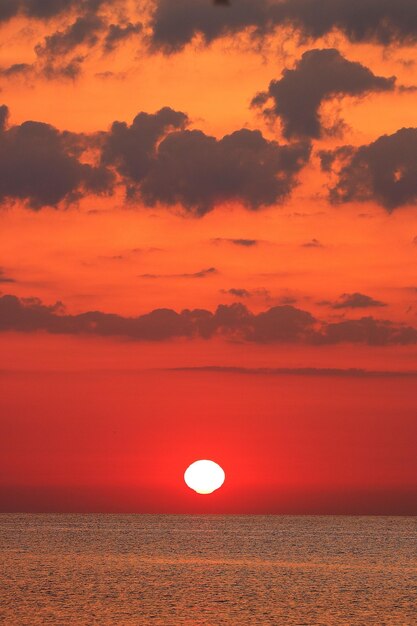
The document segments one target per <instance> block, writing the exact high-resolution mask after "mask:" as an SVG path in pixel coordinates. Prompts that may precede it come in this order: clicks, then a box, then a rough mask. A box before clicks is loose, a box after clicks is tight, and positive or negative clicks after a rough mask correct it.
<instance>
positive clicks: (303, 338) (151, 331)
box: [0, 295, 417, 346]
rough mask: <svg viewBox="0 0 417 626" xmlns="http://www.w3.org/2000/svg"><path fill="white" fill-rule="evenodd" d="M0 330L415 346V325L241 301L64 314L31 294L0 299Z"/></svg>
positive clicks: (160, 338) (159, 338) (150, 338)
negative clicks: (337, 318) (135, 312)
mask: <svg viewBox="0 0 417 626" xmlns="http://www.w3.org/2000/svg"><path fill="white" fill-rule="evenodd" d="M0 331H3V332H6V331H18V332H36V331H43V332H48V333H52V334H67V335H81V336H84V335H86V336H88V335H90V336H99V337H124V338H129V339H132V340H136V341H165V340H168V339H175V338H188V339H193V338H200V339H210V338H212V337H215V336H220V337H223V338H224V339H227V340H232V341H239V342H252V343H258V344H271V345H273V344H293V343H301V344H310V345H316V346H321V345H333V344H342V343H353V344H367V345H371V346H389V345H416V344H417V329H415V328H412V327H410V326H405V325H403V324H397V323H394V322H391V321H387V320H376V319H374V318H372V317H364V318H362V319H359V320H345V321H342V322H337V323H335V324H326V323H325V322H321V321H320V320H317V319H315V318H314V317H313V316H312V315H311V314H310V313H309V312H307V311H303V310H301V309H297V308H295V307H293V306H289V305H283V306H275V307H272V308H270V309H268V310H267V311H265V312H262V313H259V314H254V313H252V312H251V311H249V310H248V309H247V308H246V307H245V306H244V305H243V304H240V303H233V304H231V305H224V304H222V305H219V306H218V307H217V309H216V311H215V312H214V313H212V312H211V311H207V310H204V309H194V310H189V309H186V310H184V311H182V312H181V313H177V312H176V311H174V310H172V309H169V308H166V309H156V310H154V311H151V312H150V313H147V314H144V315H140V316H139V317H123V316H121V315H117V314H110V313H102V312H100V311H89V312H86V313H82V314H79V315H70V314H68V313H66V311H65V308H64V307H63V305H62V303H60V302H58V303H57V304H55V305H52V306H47V305H44V304H42V302H41V301H40V300H38V299H36V298H31V299H19V298H17V297H16V296H13V295H4V296H2V297H0Z"/></svg>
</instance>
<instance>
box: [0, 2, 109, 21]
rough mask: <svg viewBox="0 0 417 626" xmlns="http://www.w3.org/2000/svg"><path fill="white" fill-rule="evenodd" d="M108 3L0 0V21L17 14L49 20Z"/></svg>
mask: <svg viewBox="0 0 417 626" xmlns="http://www.w3.org/2000/svg"><path fill="white" fill-rule="evenodd" d="M112 1H114V0H112ZM116 2H117V0H116ZM108 3H109V0H0V21H6V20H9V19H10V18H12V17H15V16H17V15H25V16H26V17H29V18H33V19H38V20H49V19H51V18H54V17H57V16H60V15H63V14H71V13H87V12H95V11H97V10H98V9H99V8H100V7H101V6H102V5H104V4H108Z"/></svg>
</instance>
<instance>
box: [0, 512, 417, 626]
mask: <svg viewBox="0 0 417 626" xmlns="http://www.w3.org/2000/svg"><path fill="white" fill-rule="evenodd" d="M0 624H2V625H3V624H4V625H7V626H20V625H26V624H27V625H28V626H35V625H38V624H59V625H62V626H66V625H67V624H85V625H87V624H97V625H100V626H106V625H108V624H112V625H133V624H134V625H140V626H142V625H146V626H148V625H150V626H151V625H155V626H159V625H164V626H183V625H184V626H185V625H187V626H209V625H210V626H216V625H221V624H225V625H226V624H227V625H233V626H239V625H242V626H243V625H245V626H251V625H257V626H258V625H261V626H262V625H267V624H276V625H283V626H288V625H293V624H294V625H295V624H297V625H303V624H304V625H323V626H324V625H330V624H343V625H346V626H353V625H361V626H368V625H369V624H377V625H378V626H384V625H385V624H395V625H401V626H407V625H410V626H411V625H415V624H417V518H399V517H398V518H394V517H393V518H383V517H379V518H378V517H281V516H197V515H196V516H164V515H0Z"/></svg>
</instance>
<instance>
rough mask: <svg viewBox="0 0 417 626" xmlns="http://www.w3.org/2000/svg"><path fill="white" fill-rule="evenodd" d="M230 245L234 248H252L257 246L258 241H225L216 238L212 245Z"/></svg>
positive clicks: (221, 238)
mask: <svg viewBox="0 0 417 626" xmlns="http://www.w3.org/2000/svg"><path fill="white" fill-rule="evenodd" d="M222 242H225V243H231V244H233V245H234V246H239V247H241V248H253V247H255V246H257V245H258V244H259V241H258V239H225V238H223V237H217V238H216V239H213V243H222Z"/></svg>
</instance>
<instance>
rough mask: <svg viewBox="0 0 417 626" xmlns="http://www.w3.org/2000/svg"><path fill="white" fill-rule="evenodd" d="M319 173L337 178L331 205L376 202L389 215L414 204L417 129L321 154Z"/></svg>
mask: <svg viewBox="0 0 417 626" xmlns="http://www.w3.org/2000/svg"><path fill="white" fill-rule="evenodd" d="M320 156H321V159H322V169H323V170H324V171H326V172H329V171H333V172H334V173H336V174H337V182H336V184H335V185H334V186H333V187H331V188H330V200H331V202H333V203H335V204H336V203H344V202H352V201H355V200H356V201H359V202H368V201H373V202H376V203H378V204H380V205H382V206H383V207H385V208H386V209H387V210H388V211H392V210H394V209H396V208H397V207H401V206H403V205H406V204H410V203H414V202H415V201H416V200H417V129H416V128H402V129H401V130H399V131H397V132H396V133H394V134H393V135H383V136H382V137H379V139H377V140H376V141H374V142H373V143H370V144H368V145H364V146H360V147H359V148H354V147H351V146H344V147H341V148H339V149H337V150H334V151H323V152H321V153H320Z"/></svg>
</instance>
